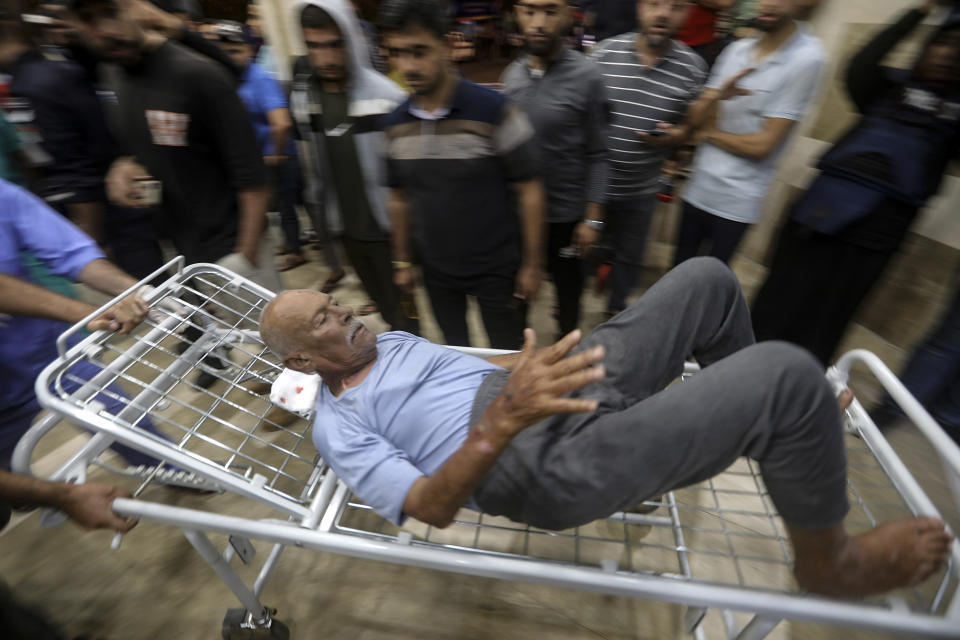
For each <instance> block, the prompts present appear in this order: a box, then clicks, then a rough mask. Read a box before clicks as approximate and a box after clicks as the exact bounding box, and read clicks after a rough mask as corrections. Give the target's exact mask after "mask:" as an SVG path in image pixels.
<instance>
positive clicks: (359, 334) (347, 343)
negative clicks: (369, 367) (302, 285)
mask: <svg viewBox="0 0 960 640" xmlns="http://www.w3.org/2000/svg"><path fill="white" fill-rule="evenodd" d="M281 295H282V298H279V299H278V300H277V301H276V304H275V306H274V308H273V309H271V313H270V316H271V317H270V319H269V322H271V323H277V324H275V325H274V326H275V327H276V328H277V329H279V330H281V331H282V332H283V333H284V334H285V335H286V337H287V338H288V340H289V342H290V344H292V345H295V348H294V349H293V350H292V351H291V352H290V353H288V354H287V357H286V358H285V359H284V365H286V366H288V367H290V368H291V369H294V370H296V371H303V372H317V373H322V374H332V375H347V374H350V373H353V372H355V371H357V370H359V369H361V368H362V367H363V366H364V365H366V364H369V363H370V362H372V361H373V360H374V359H375V358H376V355H377V336H376V335H375V334H374V333H373V332H371V331H370V330H368V329H367V328H366V327H365V326H364V325H363V323H362V322H360V319H359V318H357V317H356V316H355V315H353V309H351V308H350V307H342V306H340V305H339V304H337V301H336V300H335V299H333V298H332V297H331V296H329V295H327V294H325V293H320V292H317V291H306V290H304V291H288V292H286V293H283V294H281Z"/></svg>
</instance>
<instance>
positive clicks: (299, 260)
mask: <svg viewBox="0 0 960 640" xmlns="http://www.w3.org/2000/svg"><path fill="white" fill-rule="evenodd" d="M281 257H282V258H283V259H282V260H281V261H280V266H278V267H277V271H290V269H296V268H297V267H299V266H300V265H303V264H306V263H307V259H306V258H304V257H303V256H302V255H301V254H299V253H288V254H286V255H284V256H281Z"/></svg>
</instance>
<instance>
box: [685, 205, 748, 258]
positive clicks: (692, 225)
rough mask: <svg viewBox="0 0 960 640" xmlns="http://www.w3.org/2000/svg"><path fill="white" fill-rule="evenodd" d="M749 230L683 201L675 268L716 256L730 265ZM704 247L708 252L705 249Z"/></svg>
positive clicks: (746, 226)
mask: <svg viewBox="0 0 960 640" xmlns="http://www.w3.org/2000/svg"><path fill="white" fill-rule="evenodd" d="M749 229H750V225H748V224H746V223H743V222H734V221H733V220H727V219H726V218H721V217H720V216H715V215H713V214H712V213H708V212H706V211H704V210H703V209H699V208H697V207H695V206H693V205H692V204H690V203H689V202H686V201H684V203H683V215H682V216H681V217H680V231H679V232H678V233H677V252H676V253H675V254H674V257H673V265H674V266H677V265H678V264H680V263H681V262H685V261H686V260H689V259H690V258H694V257H696V256H699V255H705V256H713V257H714V258H716V259H717V260H722V261H723V262H727V263H729V262H730V258H732V257H733V254H734V253H736V252H737V247H739V246H740V241H741V240H743V236H744V234H745V233H746V232H747V230H749ZM704 243H706V244H707V245H708V247H709V249H707V248H706V247H702V245H703V244H704ZM701 248H703V252H701Z"/></svg>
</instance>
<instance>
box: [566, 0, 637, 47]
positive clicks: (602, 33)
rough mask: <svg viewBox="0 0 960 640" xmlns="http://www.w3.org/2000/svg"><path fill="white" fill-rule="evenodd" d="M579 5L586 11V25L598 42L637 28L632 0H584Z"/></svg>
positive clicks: (634, 3) (635, 8)
mask: <svg viewBox="0 0 960 640" xmlns="http://www.w3.org/2000/svg"><path fill="white" fill-rule="evenodd" d="M580 7H581V9H583V11H584V12H586V14H587V18H586V22H587V26H588V27H591V28H592V29H593V32H594V34H595V36H596V41H597V42H598V43H599V42H603V41H604V40H606V39H607V38H612V37H614V36H618V35H620V34H621V33H628V32H630V31H634V30H635V29H636V28H637V3H636V2H635V1H634V0H584V1H583V2H582V3H581V5H580Z"/></svg>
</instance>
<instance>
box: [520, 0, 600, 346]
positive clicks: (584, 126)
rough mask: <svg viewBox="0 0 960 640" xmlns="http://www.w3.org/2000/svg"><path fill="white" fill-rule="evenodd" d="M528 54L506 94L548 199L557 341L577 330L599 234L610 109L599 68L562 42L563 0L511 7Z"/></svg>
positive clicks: (567, 12)
mask: <svg viewBox="0 0 960 640" xmlns="http://www.w3.org/2000/svg"><path fill="white" fill-rule="evenodd" d="M516 13H517V20H518V22H519V23H520V26H521V29H522V31H523V33H524V36H525V38H526V49H527V55H526V57H524V58H521V59H520V60H517V61H516V62H514V63H513V64H511V65H510V66H509V67H507V70H506V71H505V72H504V75H503V80H502V82H503V87H504V92H505V93H506V94H507V95H508V96H510V97H511V98H513V99H514V100H516V101H517V104H519V105H520V106H521V107H523V109H524V111H526V113H527V115H528V116H529V117H530V121H531V122H532V123H533V128H534V131H535V132H536V138H535V141H536V144H537V148H538V151H539V162H540V165H539V174H540V175H541V176H542V177H543V181H544V188H545V191H546V195H547V243H546V248H547V268H548V270H549V272H550V276H551V277H552V278H553V283H554V286H555V287H556V300H557V302H556V307H557V313H556V316H557V322H558V324H559V326H560V336H561V337H562V336H565V335H566V334H568V333H570V332H571V331H573V330H574V329H576V328H577V327H578V326H579V324H580V296H581V294H582V293H583V282H584V276H585V274H584V268H585V267H584V262H583V258H584V257H585V256H586V255H587V253H589V252H590V251H591V250H592V249H593V248H594V246H595V245H596V244H597V241H598V239H599V237H600V229H602V228H603V218H604V213H603V202H604V200H605V198H606V190H607V140H606V131H607V120H608V118H609V111H610V109H609V105H608V103H607V98H606V91H605V89H604V86H603V79H602V77H601V75H600V72H599V71H598V70H597V67H596V65H594V64H592V63H591V62H590V61H588V60H587V59H586V58H584V57H583V55H582V54H579V53H576V52H574V51H571V50H570V49H569V48H568V47H567V44H566V38H567V34H568V33H569V31H570V25H571V24H572V22H573V16H572V14H573V9H572V7H571V6H570V5H569V4H568V1H567V0H523V2H521V3H519V4H518V5H517V8H516Z"/></svg>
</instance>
